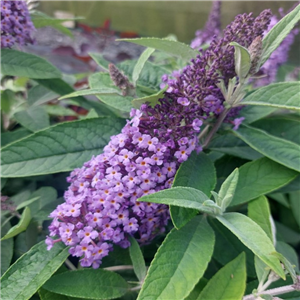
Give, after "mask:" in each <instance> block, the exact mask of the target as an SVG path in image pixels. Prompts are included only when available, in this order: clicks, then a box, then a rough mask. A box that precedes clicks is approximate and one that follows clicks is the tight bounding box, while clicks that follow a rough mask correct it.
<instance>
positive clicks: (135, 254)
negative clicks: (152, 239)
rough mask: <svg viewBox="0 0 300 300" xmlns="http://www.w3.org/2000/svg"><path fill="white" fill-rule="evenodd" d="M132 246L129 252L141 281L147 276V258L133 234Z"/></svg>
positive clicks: (130, 239) (135, 271) (130, 238)
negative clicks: (145, 258)
mask: <svg viewBox="0 0 300 300" xmlns="http://www.w3.org/2000/svg"><path fill="white" fill-rule="evenodd" d="M129 241H130V244H131V245H130V247H129V254H130V258H131V261H132V264H133V268H134V273H135V275H136V277H137V278H138V280H139V281H140V282H143V280H144V279H145V277H146V273H147V269H146V265H145V260H144V257H143V253H142V251H141V248H140V246H139V244H138V242H137V241H136V240H135V238H133V237H132V236H130V237H129Z"/></svg>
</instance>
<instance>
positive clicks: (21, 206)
mask: <svg viewBox="0 0 300 300" xmlns="http://www.w3.org/2000/svg"><path fill="white" fill-rule="evenodd" d="M39 199H40V197H34V198H30V199H28V200H25V201H24V202H22V203H20V204H19V205H18V206H17V207H16V210H19V209H21V208H24V207H25V206H27V205H29V204H31V203H33V202H35V201H37V200H39Z"/></svg>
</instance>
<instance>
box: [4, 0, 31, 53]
mask: <svg viewBox="0 0 300 300" xmlns="http://www.w3.org/2000/svg"><path fill="white" fill-rule="evenodd" d="M33 30H35V28H34V26H33V23H32V22H31V19H30V16H29V12H28V9H27V5H26V2H25V1H1V48H11V47H12V46H13V45H14V44H15V43H17V44H20V45H24V44H26V43H33V40H32V38H31V36H30V34H31V32H32V31H33Z"/></svg>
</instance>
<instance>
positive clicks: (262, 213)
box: [248, 196, 275, 243]
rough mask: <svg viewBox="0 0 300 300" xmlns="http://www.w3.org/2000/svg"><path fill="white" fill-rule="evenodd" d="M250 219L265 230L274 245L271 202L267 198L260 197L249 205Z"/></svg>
mask: <svg viewBox="0 0 300 300" xmlns="http://www.w3.org/2000/svg"><path fill="white" fill-rule="evenodd" d="M248 217H249V218H250V219H252V220H253V221H254V222H255V223H256V224H258V225H259V226H260V227H261V228H262V229H263V230H264V232H265V233H266V234H267V236H268V237H269V239H270V240H271V241H273V243H274V242H275V241H274V239H273V237H274V236H273V233H272V226H271V212H270V207H269V202H268V199H267V198H266V197H265V196H260V197H259V198H257V199H254V200H252V201H251V202H249V203H248Z"/></svg>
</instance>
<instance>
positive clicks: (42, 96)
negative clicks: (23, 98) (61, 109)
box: [27, 84, 58, 105]
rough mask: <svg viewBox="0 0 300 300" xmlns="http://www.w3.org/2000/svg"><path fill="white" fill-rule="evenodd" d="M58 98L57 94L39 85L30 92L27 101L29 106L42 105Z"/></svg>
mask: <svg viewBox="0 0 300 300" xmlns="http://www.w3.org/2000/svg"><path fill="white" fill-rule="evenodd" d="M57 97H58V94H57V93H54V92H52V91H50V90H49V89H47V88H45V87H44V86H42V85H40V84H37V85H36V86H34V87H32V88H31V89H30V90H29V91H28V97H27V101H28V104H29V105H40V104H44V103H46V102H48V101H50V100H53V99H55V98H57Z"/></svg>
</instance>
